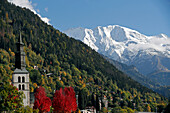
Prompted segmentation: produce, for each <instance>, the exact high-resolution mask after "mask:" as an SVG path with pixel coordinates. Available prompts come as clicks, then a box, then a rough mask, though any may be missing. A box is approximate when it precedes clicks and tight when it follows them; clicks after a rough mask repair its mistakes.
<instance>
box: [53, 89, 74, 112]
mask: <svg viewBox="0 0 170 113" xmlns="http://www.w3.org/2000/svg"><path fill="white" fill-rule="evenodd" d="M52 106H53V108H54V113H71V112H74V111H76V110H77V103H76V97H75V92H74V89H73V88H72V87H68V88H66V87H65V88H64V90H63V89H62V88H60V90H57V91H56V92H55V94H54V97H53V101H52Z"/></svg>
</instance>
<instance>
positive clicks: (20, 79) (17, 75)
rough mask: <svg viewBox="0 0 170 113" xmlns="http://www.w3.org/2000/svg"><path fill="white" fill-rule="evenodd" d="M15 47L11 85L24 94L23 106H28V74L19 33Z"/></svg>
mask: <svg viewBox="0 0 170 113" xmlns="http://www.w3.org/2000/svg"><path fill="white" fill-rule="evenodd" d="M16 45H17V51H16V52H15V70H14V72H13V74H12V83H13V85H14V86H16V87H17V88H18V89H19V91H23V93H24V94H25V98H24V99H23V103H24V106H30V89H29V72H28V71H27V70H26V63H25V52H24V43H23V42H22V37H21V33H20V37H19V38H18V42H17V43H16Z"/></svg>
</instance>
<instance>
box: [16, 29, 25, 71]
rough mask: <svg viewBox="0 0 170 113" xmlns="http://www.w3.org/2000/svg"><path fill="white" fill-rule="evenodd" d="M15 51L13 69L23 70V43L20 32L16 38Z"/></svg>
mask: <svg viewBox="0 0 170 113" xmlns="http://www.w3.org/2000/svg"><path fill="white" fill-rule="evenodd" d="M16 45H17V51H16V53H15V68H18V69H25V67H26V63H25V52H24V43H23V42H22V37H21V32H20V37H19V38H18V42H17V43H16Z"/></svg>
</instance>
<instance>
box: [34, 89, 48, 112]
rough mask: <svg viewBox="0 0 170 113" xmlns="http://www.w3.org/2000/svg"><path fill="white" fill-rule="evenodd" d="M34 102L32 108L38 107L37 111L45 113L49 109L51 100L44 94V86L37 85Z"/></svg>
mask: <svg viewBox="0 0 170 113" xmlns="http://www.w3.org/2000/svg"><path fill="white" fill-rule="evenodd" d="M34 96H35V102H34V107H33V109H39V113H45V112H49V111H50V106H51V100H50V98H49V97H47V96H46V93H45V88H43V87H41V86H40V87H39V88H37V89H36V92H35V94H34Z"/></svg>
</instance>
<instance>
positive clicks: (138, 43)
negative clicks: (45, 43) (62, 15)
mask: <svg viewBox="0 0 170 113" xmlns="http://www.w3.org/2000/svg"><path fill="white" fill-rule="evenodd" d="M64 33H66V34H67V35H68V36H70V37H73V38H75V39H77V40H81V41H82V42H84V43H85V44H87V45H88V46H90V47H91V48H92V49H94V50H95V51H97V52H99V53H100V54H103V55H105V56H107V57H109V58H111V59H113V60H117V61H119V62H122V63H125V64H127V65H135V66H136V67H137V69H138V70H139V72H140V73H142V74H145V75H146V74H149V73H151V72H153V71H157V70H167V71H168V70H170V38H169V37H168V36H166V35H165V34H160V35H158V36H146V35H143V34H141V33H139V32H138V31H135V30H132V29H129V28H126V27H122V26H119V25H109V26H107V27H101V26H99V27H97V28H95V29H86V28H72V29H69V30H67V31H65V32H64Z"/></svg>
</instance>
